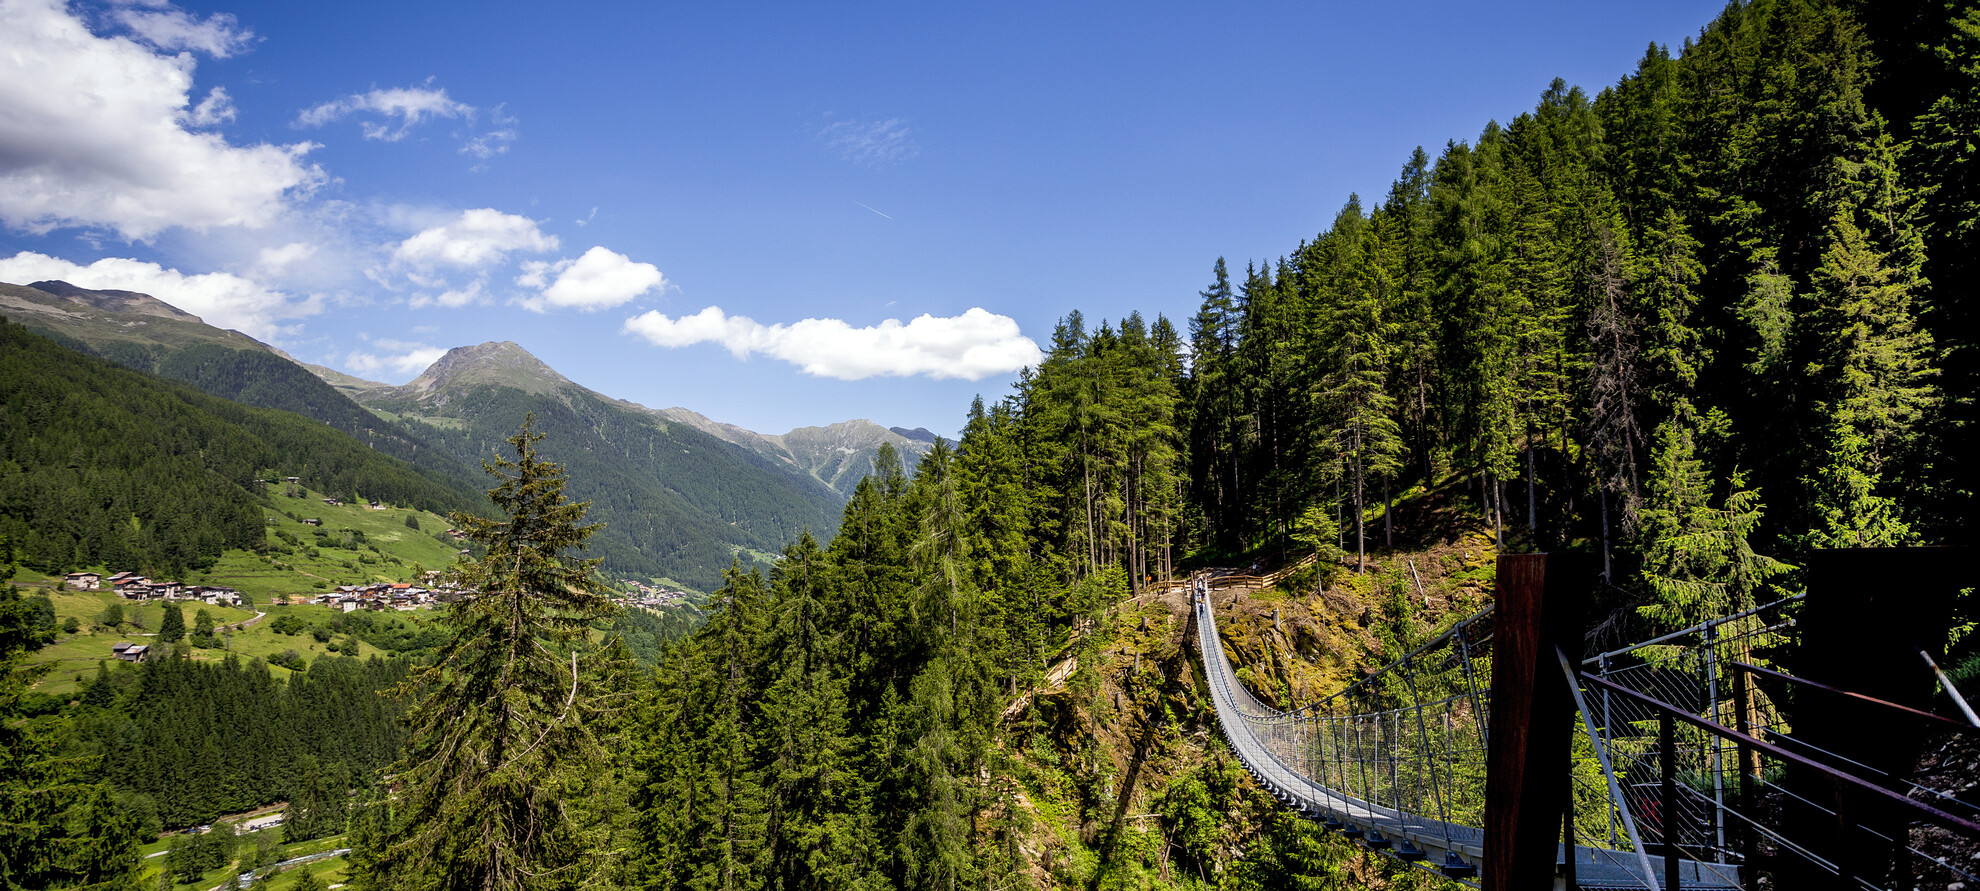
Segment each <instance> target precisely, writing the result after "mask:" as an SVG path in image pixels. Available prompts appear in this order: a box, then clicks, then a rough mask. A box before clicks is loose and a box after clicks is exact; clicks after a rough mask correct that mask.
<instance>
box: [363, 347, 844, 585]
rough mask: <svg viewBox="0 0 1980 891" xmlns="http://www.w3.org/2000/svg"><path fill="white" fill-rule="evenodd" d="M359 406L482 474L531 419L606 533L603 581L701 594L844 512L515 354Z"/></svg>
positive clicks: (598, 541)
mask: <svg viewBox="0 0 1980 891" xmlns="http://www.w3.org/2000/svg"><path fill="white" fill-rule="evenodd" d="M364 400H365V405H366V406H367V407H369V408H372V409H375V410H378V411H382V412H385V413H387V414H388V415H391V416H393V417H397V418H399V419H400V420H401V421H402V422H403V423H405V425H406V426H407V427H408V428H409V429H412V430H414V431H415V432H416V433H417V434H418V435H419V437H420V438H421V439H422V440H424V441H427V442H431V443H433V444H434V445H435V446H437V447H439V448H443V449H446V450H448V451H450V452H452V453H453V454H455V455H457V456H459V457H460V458H461V459H463V460H469V461H479V460H482V459H484V458H486V457H487V456H489V455H491V454H493V453H494V452H495V451H496V450H497V448H498V447H499V446H500V444H501V443H502V441H503V440H504V439H506V438H507V437H509V436H510V435H512V434H513V433H514V432H515V430H516V428H517V427H519V426H521V424H522V421H523V418H524V417H526V416H528V415H530V414H531V413H534V414H535V417H536V425H537V429H538V430H541V431H543V432H544V433H546V434H547V435H548V438H547V439H546V440H545V441H544V445H543V449H544V454H545V455H547V456H549V457H550V458H551V459H553V460H556V461H558V462H560V463H563V464H564V465H566V466H567V467H568V468H569V470H570V474H571V492H572V495H573V497H575V498H576V499H577V500H580V501H589V502H591V516H592V517H593V518H594V519H596V520H599V521H603V522H604V523H605V528H604V530H603V531H601V532H600V533H599V534H598V536H597V537H596V538H594V539H592V542H591V547H592V548H593V550H594V551H595V553H596V555H597V556H599V557H601V558H603V559H604V560H605V563H604V567H605V571H607V572H609V573H615V574H629V575H639V576H652V577H659V576H665V577H670V578H672V579H674V580H675V581H677V582H680V583H682V584H685V585H689V586H692V587H695V588H699V589H701V590H709V589H712V588H714V587H715V586H717V585H719V584H721V580H722V570H724V569H726V568H728V566H729V565H730V563H732V562H733V561H735V560H736V559H738V557H739V556H740V559H741V560H742V561H743V562H744V563H745V564H748V563H751V562H754V561H756V560H757V559H758V555H763V556H767V555H770V554H774V553H775V552H776V551H777V549H778V548H780V547H782V545H783V543H784V542H786V541H788V540H790V539H791V538H792V537H794V536H796V535H797V534H798V533H799V532H800V531H802V530H804V529H811V530H813V531H814V532H815V533H817V534H829V532H830V531H831V529H832V525H833V522H834V519H835V518H834V516H833V514H834V511H835V510H836V509H837V507H838V505H839V503H840V500H839V498H838V497H837V496H836V495H835V494H834V493H833V492H832V490H831V489H829V488H827V487H826V486H825V485H824V484H823V483H820V482H818V481H817V480H815V479H812V478H811V477H810V476H808V475H806V474H804V472H803V471H800V470H796V469H793V468H789V467H784V466H780V465H778V464H776V463H775V462H773V461H772V460H771V459H770V458H767V457H764V456H762V455H759V454H756V453H754V452H750V451H748V450H745V449H743V448H740V447H738V446H734V445H731V444H729V443H727V442H723V441H722V440H719V439H717V438H715V437H713V436H710V435H708V434H706V433H703V432H701V431H700V430H697V429H695V428H693V427H691V426H689V425H686V424H681V423H677V422H669V421H665V420H662V419H660V418H659V417H657V416H655V415H654V414H653V413H651V412H649V411H647V410H645V409H643V408H640V407H638V406H633V405H630V404H629V403H621V402H617V401H614V400H610V399H606V398H605V397H603V396H600V395H599V394H597V393H594V392H592V391H590V390H587V389H585V388H584V387H580V386H578V385H577V384H574V383H572V382H571V381H569V380H567V379H565V378H564V377H563V376H562V375H560V374H558V373H557V372H556V371H554V370H552V369H551V368H550V367H549V366H547V365H544V364H543V363H542V362H540V361H538V360H537V359H536V357H534V356H531V355H530V354H529V353H528V352H527V351H525V350H523V349H522V348H521V347H519V346H517V345H515V344H513V343H490V344H482V345H479V346H475V347H462V348H459V349H456V350H452V351H450V352H449V353H448V355H447V356H446V357H443V358H442V359H441V360H440V361H439V362H436V363H435V364H434V366H433V367H432V368H431V369H428V371H427V372H426V373H425V374H422V375H421V376H420V377H418V378H416V379H414V380H413V381H412V382H411V383H409V384H407V385H406V386H404V387H396V388H392V389H389V390H380V391H374V392H370V393H367V394H365V395H364Z"/></svg>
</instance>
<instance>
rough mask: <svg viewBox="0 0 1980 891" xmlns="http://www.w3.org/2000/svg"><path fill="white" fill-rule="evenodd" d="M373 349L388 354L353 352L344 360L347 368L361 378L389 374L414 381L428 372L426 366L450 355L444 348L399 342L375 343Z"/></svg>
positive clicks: (383, 341) (378, 341) (379, 341)
mask: <svg viewBox="0 0 1980 891" xmlns="http://www.w3.org/2000/svg"><path fill="white" fill-rule="evenodd" d="M372 345H373V346H375V347H378V348H379V349H381V350H384V351H385V352H384V353H383V354H380V353H376V352H367V351H364V350H352V351H351V353H350V355H348V356H345V357H344V367H345V368H348V369H350V370H351V371H353V372H355V373H357V374H362V375H373V374H377V373H379V372H381V371H390V372H393V373H394V374H396V375H397V376H399V377H411V376H413V375H416V374H419V373H420V372H422V371H425V370H426V367H427V366H429V365H432V364H433V363H435V362H438V361H440V357H441V356H444V355H446V354H447V349H446V348H445V347H436V346H428V345H426V344H423V343H407V342H405V341H400V340H375V341H372Z"/></svg>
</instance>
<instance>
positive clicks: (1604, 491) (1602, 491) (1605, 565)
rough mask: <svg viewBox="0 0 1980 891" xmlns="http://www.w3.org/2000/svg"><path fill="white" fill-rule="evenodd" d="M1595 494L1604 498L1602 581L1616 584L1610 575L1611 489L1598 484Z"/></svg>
mask: <svg viewBox="0 0 1980 891" xmlns="http://www.w3.org/2000/svg"><path fill="white" fill-rule="evenodd" d="M1595 494H1596V496H1597V497H1599V498H1601V500H1602V581H1603V583H1605V584H1615V580H1614V579H1613V578H1611V577H1610V575H1609V490H1608V488H1607V487H1604V486H1599V485H1598V486H1596V487H1595Z"/></svg>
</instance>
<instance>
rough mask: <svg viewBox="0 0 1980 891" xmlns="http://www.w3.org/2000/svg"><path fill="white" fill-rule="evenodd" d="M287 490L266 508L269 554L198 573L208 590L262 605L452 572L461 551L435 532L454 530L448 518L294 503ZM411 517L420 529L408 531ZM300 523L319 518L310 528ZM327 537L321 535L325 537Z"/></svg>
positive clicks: (309, 496) (229, 556)
mask: <svg viewBox="0 0 1980 891" xmlns="http://www.w3.org/2000/svg"><path fill="white" fill-rule="evenodd" d="M286 488H287V487H285V486H272V487H270V489H271V491H270V492H269V501H270V502H272V503H273V505H274V506H273V507H272V508H270V509H267V510H265V511H264V512H265V513H266V514H267V516H268V519H269V520H271V521H272V522H270V523H269V524H268V532H267V538H266V541H267V543H268V544H267V547H268V553H267V554H254V553H249V552H247V551H241V550H233V551H228V552H226V554H224V555H223V556H222V557H221V558H220V560H219V561H218V562H216V563H215V564H214V565H213V567H212V568H211V569H209V570H207V571H205V572H202V573H195V574H194V576H195V579H196V580H197V581H200V582H202V583H205V584H214V585H229V586H231V587H234V588H238V589H240V591H241V592H242V593H244V594H247V595H248V596H249V597H252V598H253V599H254V602H256V603H259V604H266V603H270V602H272V601H273V600H274V598H276V597H278V596H288V595H293V594H302V595H305V596H314V595H316V594H319V593H322V592H323V591H326V590H329V589H330V588H333V587H336V586H337V585H356V584H365V583H370V582H409V581H413V579H414V576H415V575H417V574H418V571H419V570H425V569H445V568H447V567H448V566H449V565H451V564H452V563H453V562H454V556H455V553H456V552H457V550H458V547H457V546H456V545H455V544H454V543H453V542H452V541H445V542H443V541H440V540H439V539H437V538H435V537H434V533H437V532H444V531H445V530H447V529H448V528H449V524H448V521H447V520H446V518H444V517H441V516H439V515H437V514H433V513H428V512H426V511H419V510H409V509H403V508H395V507H387V508H385V509H383V510H372V509H370V508H369V507H366V506H364V505H357V504H339V505H336V506H332V505H328V504H324V503H323V500H322V499H323V496H322V494H321V493H317V492H305V493H304V495H303V496H302V497H300V498H290V497H288V495H287V494H286V491H285V490H286ZM408 515H411V516H413V517H415V518H416V519H417V521H418V523H419V528H418V529H412V528H410V527H408V526H407V525H406V517H407V516H408ZM297 518H303V519H317V520H321V521H322V522H323V525H321V526H308V525H305V524H303V523H301V522H299V521H298V519H297ZM319 532H320V533H321V534H320V535H319V534H318V533H319Z"/></svg>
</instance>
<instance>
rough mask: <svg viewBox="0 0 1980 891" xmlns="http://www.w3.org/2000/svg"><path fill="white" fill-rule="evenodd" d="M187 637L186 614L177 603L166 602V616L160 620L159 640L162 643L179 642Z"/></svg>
mask: <svg viewBox="0 0 1980 891" xmlns="http://www.w3.org/2000/svg"><path fill="white" fill-rule="evenodd" d="M185 638H186V614H185V613H184V612H182V611H180V609H179V605H178V604H176V603H167V604H165V618H163V619H161V620H159V622H158V640H159V641H160V642H162V643H168V644H171V643H178V642H179V641H182V640H185Z"/></svg>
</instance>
